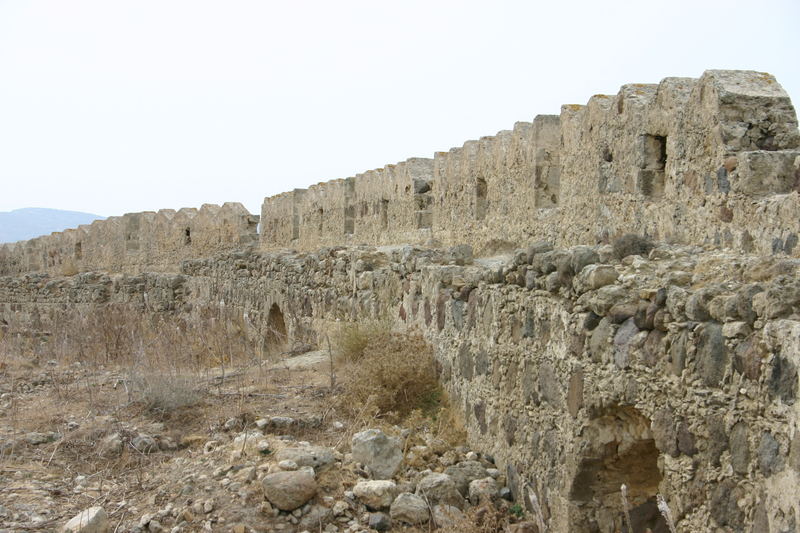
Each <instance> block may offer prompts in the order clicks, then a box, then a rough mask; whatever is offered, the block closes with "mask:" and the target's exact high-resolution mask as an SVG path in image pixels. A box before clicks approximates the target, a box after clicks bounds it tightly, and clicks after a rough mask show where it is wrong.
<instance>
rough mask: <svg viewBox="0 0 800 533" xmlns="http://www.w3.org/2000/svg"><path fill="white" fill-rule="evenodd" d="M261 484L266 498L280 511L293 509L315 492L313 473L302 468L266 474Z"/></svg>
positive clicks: (311, 496) (315, 484) (315, 485)
mask: <svg viewBox="0 0 800 533" xmlns="http://www.w3.org/2000/svg"><path fill="white" fill-rule="evenodd" d="M261 485H262V488H263V489H264V496H265V497H266V498H267V500H269V502H270V503H272V505H274V506H275V507H277V508H278V509H281V510H282V511H294V510H295V509H297V508H298V507H300V506H302V505H303V504H305V503H306V502H307V501H309V500H310V499H311V498H313V497H314V495H315V494H316V493H317V482H316V480H315V479H314V475H313V474H309V473H308V472H306V471H302V470H299V471H296V472H277V473H274V474H267V475H266V476H264V479H262V480H261Z"/></svg>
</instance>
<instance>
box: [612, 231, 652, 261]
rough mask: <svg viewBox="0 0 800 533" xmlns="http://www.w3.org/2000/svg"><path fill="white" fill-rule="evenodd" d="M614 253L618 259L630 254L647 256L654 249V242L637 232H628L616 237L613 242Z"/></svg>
mask: <svg viewBox="0 0 800 533" xmlns="http://www.w3.org/2000/svg"><path fill="white" fill-rule="evenodd" d="M612 246H613V247H614V255H615V256H616V257H617V259H624V258H626V257H628V256H629V255H641V256H646V255H647V254H649V253H650V250H652V249H653V247H654V244H653V241H651V240H650V239H649V238H648V237H646V236H642V235H637V234H635V233H626V234H625V235H623V236H622V237H619V238H617V239H614V242H613V243H612Z"/></svg>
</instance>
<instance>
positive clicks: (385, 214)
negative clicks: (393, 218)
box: [380, 200, 389, 229]
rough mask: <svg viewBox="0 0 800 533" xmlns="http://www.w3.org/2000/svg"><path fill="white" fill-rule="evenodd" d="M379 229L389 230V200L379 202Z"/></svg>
mask: <svg viewBox="0 0 800 533" xmlns="http://www.w3.org/2000/svg"><path fill="white" fill-rule="evenodd" d="M380 210H381V214H380V216H381V229H388V228H389V200H381V205H380Z"/></svg>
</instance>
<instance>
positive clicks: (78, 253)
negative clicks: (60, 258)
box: [75, 241, 83, 259]
mask: <svg viewBox="0 0 800 533" xmlns="http://www.w3.org/2000/svg"><path fill="white" fill-rule="evenodd" d="M75 259H83V245H82V244H81V242H80V241H78V242H76V243H75Z"/></svg>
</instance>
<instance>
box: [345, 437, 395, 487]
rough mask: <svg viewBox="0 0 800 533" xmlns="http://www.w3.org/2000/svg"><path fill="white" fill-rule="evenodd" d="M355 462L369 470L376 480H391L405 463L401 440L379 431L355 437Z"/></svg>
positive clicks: (352, 447)
mask: <svg viewBox="0 0 800 533" xmlns="http://www.w3.org/2000/svg"><path fill="white" fill-rule="evenodd" d="M351 449H352V453H353V460H354V461H356V462H359V463H361V464H363V465H364V466H366V467H367V468H369V470H370V472H371V473H372V477H373V478H375V479H391V478H392V476H393V475H394V473H395V472H396V471H397V469H398V468H399V467H400V464H401V463H402V462H403V449H402V447H401V443H400V439H398V438H397V437H390V436H388V435H386V434H385V433H383V431H381V430H379V429H368V430H366V431H362V432H360V433H356V434H355V435H353V439H352V443H351Z"/></svg>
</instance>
